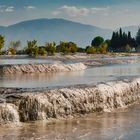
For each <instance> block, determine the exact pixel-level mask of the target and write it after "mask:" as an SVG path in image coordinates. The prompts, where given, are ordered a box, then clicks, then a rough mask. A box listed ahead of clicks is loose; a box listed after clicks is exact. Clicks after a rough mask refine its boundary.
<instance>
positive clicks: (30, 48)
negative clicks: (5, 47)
mask: <svg viewBox="0 0 140 140" xmlns="http://www.w3.org/2000/svg"><path fill="white" fill-rule="evenodd" d="M25 51H26V53H27V54H29V55H30V56H35V57H36V56H38V54H39V48H38V45H37V40H33V41H27V47H26V48H25Z"/></svg>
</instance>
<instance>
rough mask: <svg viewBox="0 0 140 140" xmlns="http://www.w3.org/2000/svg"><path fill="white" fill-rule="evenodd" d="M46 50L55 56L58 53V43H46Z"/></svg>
mask: <svg viewBox="0 0 140 140" xmlns="http://www.w3.org/2000/svg"><path fill="white" fill-rule="evenodd" d="M45 48H46V51H47V53H48V54H49V55H54V54H55V52H56V43H55V42H52V43H46V44H45Z"/></svg>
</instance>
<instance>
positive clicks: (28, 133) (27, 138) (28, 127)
mask: <svg viewBox="0 0 140 140" xmlns="http://www.w3.org/2000/svg"><path fill="white" fill-rule="evenodd" d="M139 138H140V105H139V104H137V105H133V106H131V107H129V108H128V109H122V110H117V111H115V112H111V113H94V114H90V115H86V116H83V117H79V118H76V119H73V120H70V119H67V120H63V121H62V120H61V121H57V122H55V123H53V124H48V123H46V122H35V123H34V122H32V123H28V124H23V125H22V126H20V127H18V126H16V127H14V128H8V127H4V128H3V127H1V128H0V139H1V140H139Z"/></svg>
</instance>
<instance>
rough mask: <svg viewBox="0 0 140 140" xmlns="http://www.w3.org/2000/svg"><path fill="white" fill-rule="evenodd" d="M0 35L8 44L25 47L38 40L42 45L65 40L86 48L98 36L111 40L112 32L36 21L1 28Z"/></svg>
mask: <svg viewBox="0 0 140 140" xmlns="http://www.w3.org/2000/svg"><path fill="white" fill-rule="evenodd" d="M0 33H1V34H3V35H4V36H5V37H6V43H7V44H8V42H9V41H10V40H21V42H22V43H23V44H24V45H25V44H26V41H27V40H32V39H37V40H38V42H39V44H40V45H42V44H44V43H45V42H49V41H56V42H57V43H58V42H59V41H61V40H63V41H74V42H76V43H77V44H78V45H79V46H82V47H85V46H86V45H88V44H90V43H91V40H92V39H93V38H94V37H95V36H97V35H100V36H103V37H104V38H110V37H111V33H112V31H111V30H109V29H102V28H99V27H96V26H92V25H86V24H81V23H78V22H73V21H69V20H64V19H35V20H29V21H23V22H20V23H17V24H14V25H10V26H7V27H2V26H0Z"/></svg>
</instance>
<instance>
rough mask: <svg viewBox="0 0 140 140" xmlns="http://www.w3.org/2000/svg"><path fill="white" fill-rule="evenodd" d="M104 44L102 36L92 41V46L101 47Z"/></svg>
mask: <svg viewBox="0 0 140 140" xmlns="http://www.w3.org/2000/svg"><path fill="white" fill-rule="evenodd" d="M103 42H104V38H102V37H101V36H97V37H95V38H94V39H93V40H92V42H91V46H96V47H99V46H100V45H101V44H102V43H103Z"/></svg>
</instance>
